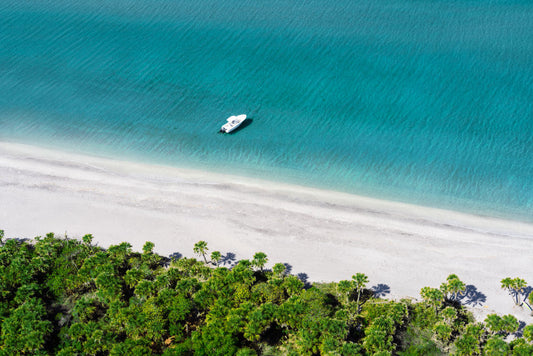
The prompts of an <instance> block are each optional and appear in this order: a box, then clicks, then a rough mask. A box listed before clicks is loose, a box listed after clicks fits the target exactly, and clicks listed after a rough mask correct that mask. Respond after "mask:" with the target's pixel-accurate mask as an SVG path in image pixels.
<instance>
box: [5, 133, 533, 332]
mask: <svg viewBox="0 0 533 356" xmlns="http://www.w3.org/2000/svg"><path fill="white" fill-rule="evenodd" d="M0 201H1V204H0V229H4V230H5V233H6V236H7V237H33V236H36V235H42V234H45V233H46V232H55V233H57V234H64V233H68V235H69V236H71V237H80V236H82V235H84V234H85V233H92V234H93V235H94V236H95V240H94V241H95V242H96V243H98V244H99V245H100V246H103V247H106V246H109V245H111V244H116V243H120V242H122V241H128V242H130V243H131V244H132V245H133V247H134V248H135V249H137V250H140V249H141V247H142V245H143V244H144V242H145V241H152V242H154V243H155V245H156V248H155V249H156V251H157V252H158V253H161V254H164V255H170V254H172V253H179V254H182V255H184V256H193V252H192V248H193V245H194V243H195V242H197V241H199V240H205V241H207V242H208V246H209V249H210V250H211V251H213V250H220V251H221V252H222V254H223V255H226V254H228V253H229V255H228V257H229V260H231V257H234V258H235V259H242V258H250V257H251V256H252V255H253V254H254V253H255V252H257V251H263V252H265V253H266V254H267V255H268V256H269V259H270V261H271V262H272V263H275V262H284V263H288V264H289V265H290V266H291V267H292V273H293V274H305V275H306V276H307V277H308V279H309V280H310V281H338V280H341V279H349V278H350V277H351V275H353V274H355V273H356V272H364V273H366V274H367V275H368V276H369V278H370V286H371V287H375V289H377V290H379V291H380V292H381V293H382V294H383V295H385V296H388V297H404V296H411V297H418V293H419V291H420V288H421V287H423V286H434V287H438V286H439V285H440V283H441V282H442V281H444V280H445V278H446V277H447V276H448V275H449V274H450V273H456V274H457V275H458V276H459V277H460V278H461V279H462V280H463V281H464V282H465V283H467V284H468V285H469V294H468V295H467V296H466V297H465V298H464V299H463V302H464V303H465V304H467V305H470V306H473V307H476V313H477V314H478V315H479V317H480V318H482V317H483V316H484V315H486V314H487V313H489V312H492V311H496V312H498V313H501V314H504V313H513V314H515V315H517V316H518V317H519V319H520V320H523V321H525V322H526V323H532V322H533V317H532V316H530V314H529V311H528V310H524V309H523V308H519V307H514V306H513V303H512V300H511V297H510V296H508V295H507V294H506V292H505V291H503V290H501V289H500V283H499V281H500V280H501V279H502V278H504V277H508V276H509V277H515V276H520V277H522V278H524V279H526V281H528V282H529V283H530V285H531V284H533V269H531V267H532V266H533V264H532V261H533V225H531V224H527V223H521V222H516V221H507V220H498V219H492V218H486V217H480V216H474V215H468V214H462V213H457V212H452V211H445V210H439V209H432V208H425V207H419V206H414V205H408V204H401V203H395V202H387V201H381V200H375V199H370V198H365V197H360V196H355V195H350V194H343V193H337V192H330V191H323V190H317V189H310V188H304V187H298V186H291V185H284V184H280V183H273V182H269V181H259V180H252V179H248V178H242V177H232V176H226V175H218V174H213V173H208V172H203V171H193V170H186V169H177V168H171V167H164V166H155V165H147V164H138V163H132V162H122V161H116V160H109V159H104V158H97V157H89V156H82V155H77V154H70V153H65V152H60V151H53V150H47V149H41V148H37V147H32V146H27V145H20V144H14V143H0ZM232 254H234V255H232ZM228 263H231V261H228Z"/></svg>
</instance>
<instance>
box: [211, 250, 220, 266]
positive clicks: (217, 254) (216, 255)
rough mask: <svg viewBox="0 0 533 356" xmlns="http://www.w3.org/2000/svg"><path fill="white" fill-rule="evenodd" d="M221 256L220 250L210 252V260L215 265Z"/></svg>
mask: <svg viewBox="0 0 533 356" xmlns="http://www.w3.org/2000/svg"><path fill="white" fill-rule="evenodd" d="M221 258H222V254H221V253H220V251H213V253H211V261H213V262H214V263H215V265H216V266H217V267H218V263H219V262H220V259H221Z"/></svg>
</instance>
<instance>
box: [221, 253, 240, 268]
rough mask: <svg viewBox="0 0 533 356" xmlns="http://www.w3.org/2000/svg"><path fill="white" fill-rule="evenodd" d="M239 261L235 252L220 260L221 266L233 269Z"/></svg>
mask: <svg viewBox="0 0 533 356" xmlns="http://www.w3.org/2000/svg"><path fill="white" fill-rule="evenodd" d="M236 261H237V257H236V255H235V254H234V253H233V252H228V253H226V254H225V255H224V256H222V258H221V259H220V263H219V265H224V266H226V265H227V266H228V267H233V266H234V265H235V263H236Z"/></svg>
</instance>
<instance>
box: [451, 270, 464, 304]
mask: <svg viewBox="0 0 533 356" xmlns="http://www.w3.org/2000/svg"><path fill="white" fill-rule="evenodd" d="M451 276H455V277H454V278H450V277H451ZM450 277H448V279H447V280H448V291H449V292H450V293H451V294H452V299H453V300H457V296H458V295H459V294H460V293H463V292H464V291H465V289H466V285H465V284H464V283H463V282H462V281H461V280H460V279H459V278H458V277H457V276H456V275H454V274H453V275H450Z"/></svg>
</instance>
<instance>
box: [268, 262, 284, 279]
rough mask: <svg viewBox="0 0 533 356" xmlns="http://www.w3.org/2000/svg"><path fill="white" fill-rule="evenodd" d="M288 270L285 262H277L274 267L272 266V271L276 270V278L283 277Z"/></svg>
mask: <svg viewBox="0 0 533 356" xmlns="http://www.w3.org/2000/svg"><path fill="white" fill-rule="evenodd" d="M286 270H287V267H286V266H285V265H284V264H283V263H276V264H275V265H274V267H272V272H274V276H276V278H282V277H283V276H284V275H285V271H286Z"/></svg>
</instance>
